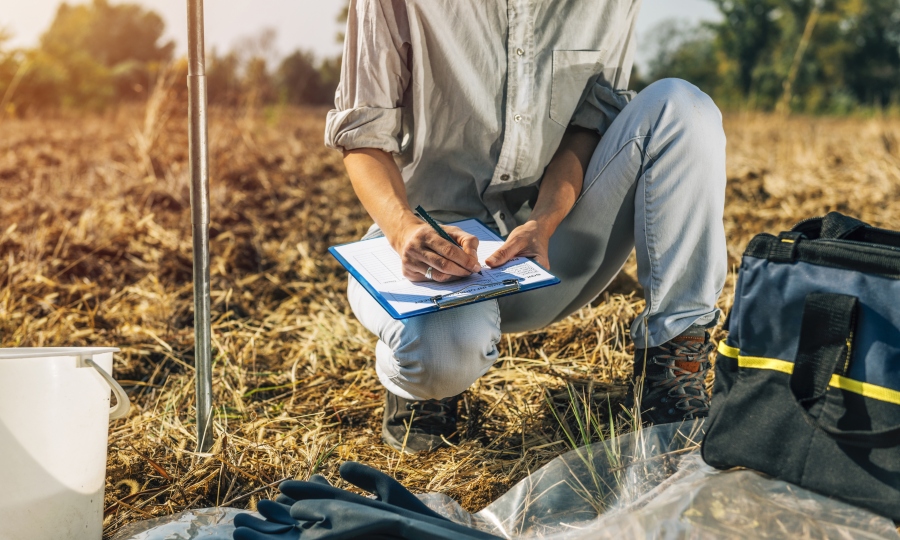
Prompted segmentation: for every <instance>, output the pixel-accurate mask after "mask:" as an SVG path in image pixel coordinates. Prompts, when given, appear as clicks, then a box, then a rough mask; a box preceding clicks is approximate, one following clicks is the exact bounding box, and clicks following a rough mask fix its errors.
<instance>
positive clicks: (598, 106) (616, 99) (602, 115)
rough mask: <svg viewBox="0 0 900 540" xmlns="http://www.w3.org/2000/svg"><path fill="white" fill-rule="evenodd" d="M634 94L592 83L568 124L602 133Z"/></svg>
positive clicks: (629, 91)
mask: <svg viewBox="0 0 900 540" xmlns="http://www.w3.org/2000/svg"><path fill="white" fill-rule="evenodd" d="M635 95H636V94H635V93H634V92H632V91H631V90H614V89H612V88H610V87H608V86H603V85H601V84H594V85H593V86H592V87H591V89H590V90H588V92H587V95H586V96H585V98H584V101H582V102H581V104H580V105H579V106H578V108H577V109H576V110H575V114H573V115H572V120H571V121H570V122H569V124H570V125H573V126H578V127H583V128H587V129H590V130H594V131H596V132H597V133H599V134H600V135H603V134H604V133H606V130H608V129H609V126H610V125H611V124H612V123H613V120H615V119H616V116H618V115H619V113H620V112H621V111H622V109H624V108H625V106H626V105H628V103H629V102H630V101H631V100H632V99H634V96H635Z"/></svg>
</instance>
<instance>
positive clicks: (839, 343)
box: [790, 293, 900, 448]
mask: <svg viewBox="0 0 900 540" xmlns="http://www.w3.org/2000/svg"><path fill="white" fill-rule="evenodd" d="M858 311H859V299H857V298H856V297H855V296H849V295H845V294H833V293H811V294H809V295H807V296H806V303H805V305H804V306H803V319H802V321H801V323H800V343H799V345H798V347H797V356H796V357H795V359H794V371H793V373H791V380H790V387H791V393H792V394H793V395H794V399H795V400H796V401H797V404H798V405H800V409H801V410H802V411H803V414H804V417H805V418H806V421H807V422H809V423H810V424H812V425H813V427H815V428H817V429H820V430H822V431H823V432H825V433H826V434H827V435H828V436H829V437H831V438H832V439H834V440H836V441H838V442H841V443H844V444H847V445H851V446H862V447H866V448H889V447H892V446H898V445H900V426H894V427H891V428H887V429H881V430H877V431H871V430H870V431H865V430H844V429H840V428H838V427H835V426H832V425H828V424H826V423H824V422H822V421H821V420H820V419H818V418H814V417H813V416H812V415H811V414H810V413H809V409H810V407H812V405H814V404H815V403H817V402H819V401H820V400H821V399H823V398H824V397H825V394H826V392H827V391H828V384H829V381H831V376H832V375H834V374H844V373H846V369H847V367H848V365H849V362H850V348H851V346H852V344H851V340H852V339H853V332H854V330H855V327H856V314H857V312H858Z"/></svg>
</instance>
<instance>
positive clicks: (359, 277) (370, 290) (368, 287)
mask: <svg viewBox="0 0 900 540" xmlns="http://www.w3.org/2000/svg"><path fill="white" fill-rule="evenodd" d="M472 220H474V221H477V222H478V223H480V224H481V225H482V226H483V227H484V228H485V229H487V230H488V231H490V232H491V233H492V234H494V236H495V237H496V239H497V240H503V237H502V236H500V235H498V234H496V233H494V231H493V230H492V229H491V228H490V227H488V226H487V225H485V223H484V222H483V221H481V220H480V219H477V218H468V219H461V220H459V221H453V222H450V223H446V225H454V224H456V223H462V222H464V221H472ZM383 237H384V236H383V235H380V236H373V237H372V238H365V239H362V240H355V241H353V242H344V243H343V244H337V245H335V246H331V247H329V248H328V253H330V254H331V256H332V257H334V258H335V259H337V261H338V262H339V263H341V266H343V267H344V270H346V271H347V272H348V273H349V274H350V275H351V276H353V278H354V279H355V280H356V281H357V282H358V283H359V284H360V285H362V286H363V288H364V289H365V290H366V291H367V292H368V293H369V294H370V295H371V296H372V298H374V299H375V300H376V301H377V302H378V303H379V304H380V305H381V307H382V308H384V310H385V311H387V313H388V315H390V316H391V318H392V319H394V320H398V321H402V320H403V319H409V318H412V317H417V316H419V315H425V314H427V313H434V312H436V311H440V308H438V307H437V306H428V307H427V308H422V309H420V310H416V311H413V312H410V313H407V314H405V315H400V314H399V313H397V310H396V309H394V307H393V306H391V304H390V302H388V301H387V298H385V297H384V296H383V295H382V294H381V293H379V292H378V291H377V290H375V287H372V285H371V284H370V283H369V282H368V281H366V280H365V279H363V277H362V275H360V273H359V272H357V271H356V270H355V269H354V268H353V265H351V264H350V262H349V261H348V260H347V259H345V258H344V257H343V255H341V254H340V253H338V251H337V249H336V248H339V247H341V246H346V245H348V244H356V243H359V242H367V241H369V240H375V239H377V238H383ZM528 260H529V261H531V262H532V263H534V264H537V265H538V266H539V267H540V268H541V270H543V271H544V272H547V273H548V274H550V275H551V276H553V279H552V280H549V281H543V282H541V283H535V284H532V285H527V286H525V287H523V288H521V289H519V290H518V291H511V292H509V293H506V294H502V295H499V296H494V297H491V298H483V299H481V300H475V301H472V302H468V303H466V304H462V305H461V306H455V307H462V306H469V305H472V304H478V303H480V302H485V301H487V300H496V299H497V298H502V297H504V296H509V295H510V294H519V293H523V292H527V291H534V290H537V289H543V288H544V287H550V286H551V285H558V284H559V283H560V280H559V278H558V277H556V276H554V275H553V273H551V272H550V271H549V270H547V269H546V268H544V267H543V266H541V265H540V264H538V263H536V262H534V261H533V260H531V259H528ZM448 309H454V308H448Z"/></svg>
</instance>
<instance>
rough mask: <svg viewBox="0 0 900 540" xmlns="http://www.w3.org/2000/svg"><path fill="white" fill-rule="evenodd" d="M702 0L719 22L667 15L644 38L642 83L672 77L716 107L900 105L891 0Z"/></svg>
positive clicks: (899, 30) (817, 109)
mask: <svg viewBox="0 0 900 540" xmlns="http://www.w3.org/2000/svg"><path fill="white" fill-rule="evenodd" d="M709 1H710V2H712V3H713V4H715V6H716V8H717V9H718V10H719V12H720V14H721V16H722V18H721V21H720V22H715V23H710V22H706V23H700V24H698V25H689V24H684V23H678V22H674V21H668V22H665V23H662V24H661V25H660V26H657V27H656V29H655V30H654V32H653V35H652V36H645V37H650V38H651V39H652V40H653V41H654V42H655V43H654V45H655V54H654V55H653V58H652V60H651V61H650V62H649V66H648V68H649V69H648V73H647V76H646V77H645V78H644V80H643V83H644V84H646V82H647V81H652V80H655V79H658V78H662V77H672V76H675V77H681V78H684V79H687V80H689V81H691V82H693V83H694V84H697V85H698V86H699V87H700V88H702V89H703V90H705V91H706V92H707V93H709V94H710V95H712V96H713V97H714V98H715V99H716V101H717V102H718V103H719V104H720V105H723V106H725V107H750V108H758V109H766V110H771V109H778V108H782V109H787V110H793V111H800V112H806V113H846V112H850V111H853V110H855V109H857V108H859V107H861V106H862V107H872V108H882V109H883V108H886V107H893V108H895V109H896V108H897V107H898V105H900V0H709ZM639 79H640V77H639Z"/></svg>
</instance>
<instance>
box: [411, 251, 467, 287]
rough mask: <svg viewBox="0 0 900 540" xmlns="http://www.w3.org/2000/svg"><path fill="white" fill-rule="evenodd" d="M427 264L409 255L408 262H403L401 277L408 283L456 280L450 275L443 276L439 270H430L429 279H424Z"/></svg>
mask: <svg viewBox="0 0 900 540" xmlns="http://www.w3.org/2000/svg"><path fill="white" fill-rule="evenodd" d="M428 268H429V266H428V264H427V263H426V262H425V261H424V260H422V259H420V258H415V257H414V256H412V255H410V258H409V260H408V261H407V260H404V261H403V277H405V278H406V279H408V280H410V281H438V282H444V281H451V280H454V279H456V276H451V275H450V274H445V273H443V272H441V271H440V270H435V269H434V268H432V269H431V279H428V278H427V277H425V272H427V271H428Z"/></svg>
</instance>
